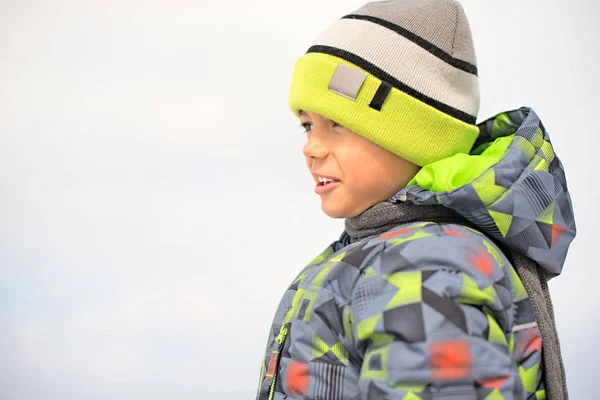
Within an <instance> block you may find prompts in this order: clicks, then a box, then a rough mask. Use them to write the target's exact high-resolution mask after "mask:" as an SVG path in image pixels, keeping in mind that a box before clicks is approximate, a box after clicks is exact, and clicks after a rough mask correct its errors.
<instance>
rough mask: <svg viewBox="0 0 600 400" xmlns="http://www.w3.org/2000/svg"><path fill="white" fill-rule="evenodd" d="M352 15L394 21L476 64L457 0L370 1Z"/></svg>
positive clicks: (468, 32) (463, 16)
mask: <svg viewBox="0 0 600 400" xmlns="http://www.w3.org/2000/svg"><path fill="white" fill-rule="evenodd" d="M353 14H361V15H369V16H372V17H377V18H381V19H384V20H387V21H390V22H392V23H393V24H395V25H398V26H401V27H402V28H404V29H407V30H409V31H411V32H413V33H414V34H416V35H418V36H420V37H422V38H423V39H425V40H427V41H428V42H430V43H432V44H434V45H435V46H437V47H439V48H440V49H442V50H443V51H445V52H446V53H448V54H450V55H451V56H453V57H455V58H458V59H460V60H463V61H466V62H468V63H471V64H473V65H476V64H477V59H476V57H475V50H474V48H473V40H472V36H471V29H470V26H469V22H468V20H467V17H466V15H465V12H464V10H463V7H462V6H461V4H460V3H459V2H458V1H456V0H393V1H376V2H375V1H374V2H370V3H367V4H365V5H363V6H362V7H360V8H359V9H357V10H356V11H354V12H353Z"/></svg>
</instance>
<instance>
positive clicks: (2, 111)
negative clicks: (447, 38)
mask: <svg viewBox="0 0 600 400" xmlns="http://www.w3.org/2000/svg"><path fill="white" fill-rule="evenodd" d="M462 3H463V5H464V8H465V10H466V12H467V15H468V17H469V20H470V23H471V27H472V30H473V36H474V41H475V47H476V52H477V58H478V66H479V71H480V85H481V97H482V103H481V109H480V113H479V118H478V121H481V120H483V119H485V118H488V117H491V116H492V115H495V114H496V113H498V112H501V111H505V110H508V109H512V108H517V107H520V106H522V105H527V106H531V107H533V109H534V110H535V111H536V112H537V113H538V114H539V116H540V117H541V119H542V121H543V122H544V124H545V126H546V127H547V129H548V130H549V132H550V135H551V137H552V140H553V143H554V145H555V148H556V151H557V154H558V155H559V156H560V158H561V160H562V161H563V164H564V165H565V167H566V171H567V179H568V183H569V187H570V189H571V193H572V197H573V200H574V204H575V212H576V217H577V218H578V229H579V232H578V237H577V239H576V240H575V242H574V243H573V245H572V247H571V252H570V255H569V257H568V259H567V264H566V266H565V270H564V274H563V275H562V276H561V277H559V278H557V279H556V280H553V281H552V282H551V290H552V294H553V296H554V303H555V310H556V316H557V324H558V329H559V333H560V338H561V343H562V347H563V355H564V359H565V364H566V368H567V374H568V375H567V376H568V381H569V384H570V390H571V396H572V398H575V399H587V398H591V397H590V391H592V390H595V388H597V383H596V382H595V379H596V377H597V370H596V369H597V358H598V357H599V356H600V352H599V351H598V346H597V345H596V342H597V338H598V335H599V334H600V332H599V329H598V323H597V321H596V319H597V318H598V317H600V312H599V311H598V298H599V295H598V289H597V288H598V281H599V279H600V274H599V272H598V271H599V268H598V258H597V253H596V250H597V248H596V246H597V243H598V241H597V239H596V238H597V235H598V224H599V223H600V220H599V217H598V206H597V201H598V199H599V198H600V197H599V195H600V193H599V189H598V188H599V187H600V184H599V178H598V174H597V172H596V170H597V167H596V165H597V164H596V163H595V162H594V161H595V160H596V157H597V154H598V145H599V142H598V132H597V129H598V128H597V126H598V124H597V121H596V118H597V115H598V109H599V108H600V102H599V101H598V97H597V96H598V93H600V81H599V79H598V74H597V71H598V70H600V65H599V54H598V53H599V51H598V39H600V29H599V28H598V24H597V21H598V19H599V17H600V12H599V8H600V7H599V5H598V2H597V1H595V0H588V1H584V0H579V1H571V2H565V1H557V0H546V1H541V0H533V1H528V2H522V1H516V0H505V1H485V2H483V1H477V0H468V1H467V0H464V1H463V2H462ZM362 4H363V2H362V1H355V0H351V1H350V0H346V1H342V0H335V1H333V0H330V1H322V0H304V1H302V2H300V3H298V2H286V1H275V0H262V1H239V0H235V1H227V2H225V1H223V2H219V1H212V2H205V1H184V0H171V1H156V0H150V1H141V0H119V1H116V0H96V1H92V0H85V1H81V0H79V1H75V0H64V1H63V0H53V1H32V0H0V189H1V191H0V193H1V194H0V227H1V228H0V323H1V325H2V328H1V329H0V398H2V399H4V400H30V399H31V400H33V399H35V400H38V399H43V400H59V399H60V400H71V399H73V400H75V399H77V400H78V399H87V400H99V399H118V400H121V399H123V400H125V399H146V400H154V399H181V400H186V399H210V398H218V399H239V398H248V399H249V398H253V396H254V393H255V389H256V384H257V380H258V374H259V369H260V362H261V357H262V353H263V351H264V347H265V344H266V339H267V333H268V329H269V324H270V322H271V318H272V316H273V313H274V311H275V308H276V306H277V303H278V302H279V298H280V295H281V294H282V293H283V291H284V289H285V288H286V287H287V285H288V284H289V281H290V280H291V279H292V278H293V277H294V276H295V275H296V274H297V272H298V271H299V270H300V269H301V268H302V267H303V266H304V265H305V264H306V263H307V262H308V261H309V260H310V259H312V258H313V257H314V256H315V255H316V254H317V253H318V252H319V251H320V250H322V249H323V248H324V247H325V246H326V245H327V244H329V243H330V242H331V241H332V240H334V239H335V238H337V236H338V235H339V233H340V232H341V229H342V228H343V222H342V221H341V220H333V219H329V218H328V217H326V216H325V215H324V214H322V212H321V211H320V205H319V199H318V196H317V195H315V194H314V193H313V192H312V186H313V185H312V180H311V178H310V176H309V174H308V173H307V172H306V171H305V168H306V167H305V165H304V162H303V158H302V154H301V147H302V144H303V141H304V136H303V133H302V130H301V128H299V127H298V121H297V120H296V119H295V118H294V117H293V115H292V114H291V113H290V112H289V111H288V108H287V91H288V88H289V83H290V82H289V80H290V76H291V72H292V67H293V63H294V61H295V60H296V59H297V58H298V57H300V56H301V55H302V54H303V53H304V52H305V51H306V49H307V48H308V47H309V45H310V44H311V42H312V40H313V39H314V38H315V37H316V36H317V34H318V33H319V32H320V31H321V30H323V29H325V28H326V27H327V26H328V25H329V24H331V23H332V22H333V21H334V20H335V19H337V18H339V17H341V16H342V15H344V14H346V13H348V12H350V11H352V10H354V9H356V8H358V7H359V6H360V5H362Z"/></svg>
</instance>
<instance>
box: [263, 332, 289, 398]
mask: <svg viewBox="0 0 600 400" xmlns="http://www.w3.org/2000/svg"><path fill="white" fill-rule="evenodd" d="M287 335H288V324H285V325H283V326H282V327H281V329H279V333H278V334H277V336H276V337H275V342H277V344H279V347H278V354H277V362H276V363H275V371H274V372H273V380H271V386H270V387H269V398H268V400H273V397H274V396H275V385H276V384H277V378H279V363H280V362H281V353H282V352H283V347H284V345H285V340H286V339H287Z"/></svg>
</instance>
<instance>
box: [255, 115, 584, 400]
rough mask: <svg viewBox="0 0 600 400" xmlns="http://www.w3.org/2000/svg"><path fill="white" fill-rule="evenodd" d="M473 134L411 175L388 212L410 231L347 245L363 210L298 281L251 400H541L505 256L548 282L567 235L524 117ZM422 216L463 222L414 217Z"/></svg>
mask: <svg viewBox="0 0 600 400" xmlns="http://www.w3.org/2000/svg"><path fill="white" fill-rule="evenodd" d="M478 127H479V130H480V134H479V138H478V140H477V142H476V143H475V146H474V147H473V150H472V152H471V154H470V155H467V154H458V155H455V156H453V157H450V158H448V159H444V160H441V161H438V162H436V163H433V164H430V165H426V166H424V167H423V168H422V170H421V171H420V172H419V173H418V174H417V176H416V177H415V179H413V180H412V181H411V182H410V183H409V185H408V186H407V187H406V188H404V189H402V190H401V191H400V192H399V193H397V194H396V195H395V196H394V197H392V198H391V199H390V200H389V204H397V205H398V206H401V207H404V209H408V210H409V212H408V214H412V217H411V218H405V219H404V220H403V219H402V218H400V219H399V220H398V222H399V224H398V225H395V224H391V225H392V227H391V228H389V224H388V226H385V231H381V230H377V229H376V228H377V226H375V227H368V228H369V229H371V228H373V230H371V231H369V229H366V230H363V232H366V233H367V234H368V235H367V236H365V237H356V236H354V237H353V236H352V228H354V226H353V224H352V223H353V222H356V221H359V220H360V218H364V217H365V216H367V215H370V214H372V213H373V212H375V211H374V210H376V209H378V207H373V209H372V210H371V209H370V210H367V211H365V212H364V213H363V214H364V215H361V216H358V217H354V218H352V219H350V220H347V221H346V230H345V232H343V233H342V235H341V236H340V239H338V240H336V241H334V242H333V243H331V245H329V246H328V247H327V248H326V249H325V250H324V251H323V252H322V253H321V254H319V255H318V256H317V257H316V258H315V259H314V260H312V261H311V262H310V263H309V264H308V265H307V266H306V267H305V268H304V269H303V270H302V271H301V272H300V273H299V274H298V276H297V277H296V279H295V280H294V281H293V282H292V284H291V285H290V286H289V288H288V289H287V290H286V291H285V293H284V295H283V298H282V300H281V302H280V305H279V307H278V309H277V312H276V314H275V317H274V321H273V325H272V328H271V330H270V333H269V338H268V342H267V348H266V351H265V357H264V361H263V367H262V369H261V375H260V381H259V388H258V393H257V399H315V400H316V399H327V400H336V399H339V400H346V399H406V400H408V399H442V398H443V399H446V400H447V399H538V400H539V399H545V398H546V392H545V383H544V377H545V376H544V375H545V374H544V368H543V363H542V349H543V343H542V340H541V335H540V329H539V328H538V323H537V321H536V315H535V313H534V308H533V307H532V302H531V301H530V298H529V296H528V294H527V291H526V289H525V286H524V285H523V282H522V279H521V278H520V277H519V275H518V273H517V272H516V270H515V268H514V266H513V263H511V262H512V261H514V260H513V259H514V257H510V256H509V254H511V253H513V254H518V255H522V256H524V257H526V259H527V260H528V261H529V262H531V263H532V264H534V265H535V263H537V265H538V266H539V267H540V268H542V269H543V271H544V275H543V276H542V278H548V279H550V278H552V277H554V276H556V275H558V274H560V272H561V270H562V267H563V264H564V261H565V257H566V254H567V250H568V247H569V244H570V243H571V241H572V240H573V238H574V237H575V232H576V229H575V222H574V216H573V209H572V204H571V200H570V196H569V193H568V190H567V184H566V180H565V175H564V172H563V168H562V164H561V162H560V161H559V159H558V157H557V156H556V155H555V154H554V150H553V147H552V145H551V143H550V139H549V137H548V134H547V132H546V129H545V128H544V126H543V125H542V123H541V121H540V120H539V118H538V116H537V115H536V114H535V112H534V111H533V110H532V109H530V108H526V107H522V108H520V109H517V110H511V111H507V112H504V113H501V114H498V115H496V116H494V117H492V118H490V119H488V120H486V121H484V122H482V123H480V124H478ZM434 205H436V207H438V208H444V209H450V210H452V212H454V213H456V214H457V215H459V216H460V218H462V219H463V220H464V221H465V223H461V222H460V221H457V220H453V219H451V218H447V219H449V220H447V221H443V220H442V221H440V220H439V218H436V217H435V212H434V213H433V214H432V215H428V213H427V212H425V210H428V209H431V208H430V207H434ZM442 206H443V207H442ZM434 208H435V207H434ZM379 209H382V208H381V207H379ZM421 210H423V211H421ZM369 213H370V214H369ZM390 215H391V214H390ZM414 215H417V216H418V218H414ZM429 217H431V218H429ZM442 219H443V218H442ZM409 221H411V222H409ZM388 222H389V221H388ZM405 222H408V223H405ZM384 225H385V224H384ZM349 231H350V232H349ZM534 262H535V263H534ZM536 312H537V311H536ZM544 340H545V339H544ZM551 400H552V399H551Z"/></svg>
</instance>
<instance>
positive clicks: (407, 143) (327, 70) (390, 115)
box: [289, 53, 479, 166]
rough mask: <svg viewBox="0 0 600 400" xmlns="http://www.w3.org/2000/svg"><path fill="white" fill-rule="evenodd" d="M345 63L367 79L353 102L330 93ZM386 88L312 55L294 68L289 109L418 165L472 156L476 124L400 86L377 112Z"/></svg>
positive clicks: (337, 61)
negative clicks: (335, 125)
mask: <svg viewBox="0 0 600 400" xmlns="http://www.w3.org/2000/svg"><path fill="white" fill-rule="evenodd" d="M340 63H343V64H345V65H348V66H350V67H352V68H356V69H358V70H361V71H363V72H364V73H365V74H366V79H365V80H364V82H363V83H362V85H361V86H360V90H359V91H358V93H357V95H356V98H355V99H354V100H353V99H350V98H347V97H345V96H342V95H340V94H338V93H335V92H333V91H331V90H330V89H329V83H330V80H331V78H332V76H333V74H334V72H335V70H336V68H337V66H338V64H340ZM381 83H382V82H381V80H380V79H378V78H376V77H374V76H373V75H372V74H370V73H369V72H367V71H365V70H363V69H361V68H359V67H357V66H356V65H353V64H352V63H350V62H348V61H346V60H344V59H342V58H338V57H335V56H332V55H329V54H324V53H307V54H305V55H303V56H302V57H300V58H299V59H298V60H297V61H296V63H295V65H294V72H293V76H292V84H291V89H290V94H289V107H290V109H291V110H292V112H293V113H294V115H296V116H297V117H298V116H299V112H300V110H305V111H312V112H315V113H318V114H320V115H322V116H324V117H326V118H329V119H331V120H334V121H335V122H337V123H339V124H341V125H343V126H345V127H346V128H348V129H350V130H352V131H354V132H356V133H358V134H360V135H362V136H364V137H365V138H367V139H369V140H371V141H372V142H374V143H376V144H378V145H379V146H381V147H383V148H385V149H387V150H389V151H391V152H392V153H394V154H396V155H398V156H400V157H402V158H404V159H406V160H408V161H410V162H412V163H414V164H416V165H419V166H424V165H427V164H430V163H433V162H435V161H438V160H441V159H444V158H447V157H450V156H453V155H455V154H458V153H469V151H470V150H471V147H472V146H473V144H474V143H475V140H476V138H477V135H478V133H479V129H478V127H477V126H476V125H472V124H469V123H466V122H463V121H461V120H459V119H456V118H454V117H452V116H450V115H448V114H446V113H444V112H442V111H440V110H438V109H436V108H434V107H432V106H430V105H428V104H425V103H424V102H422V101H420V100H418V99H416V98H414V97H412V96H410V95H409V94H407V93H404V92H403V91H401V90H398V89H397V88H395V87H392V88H391V90H390V91H389V93H388V94H387V97H385V101H384V102H383V104H382V106H381V109H380V110H377V109H375V108H373V107H371V106H370V104H371V102H372V100H373V98H374V96H375V94H376V92H377V90H378V88H379V86H380V85H381Z"/></svg>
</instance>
